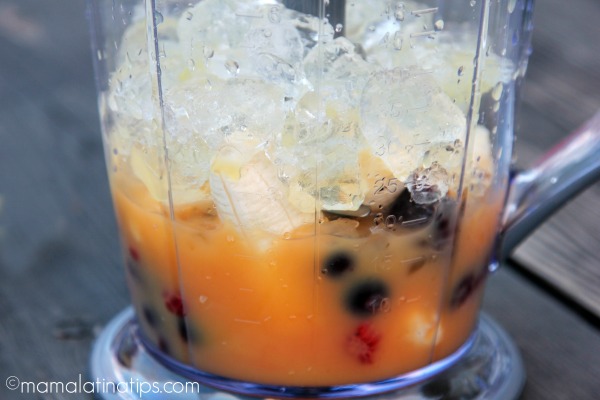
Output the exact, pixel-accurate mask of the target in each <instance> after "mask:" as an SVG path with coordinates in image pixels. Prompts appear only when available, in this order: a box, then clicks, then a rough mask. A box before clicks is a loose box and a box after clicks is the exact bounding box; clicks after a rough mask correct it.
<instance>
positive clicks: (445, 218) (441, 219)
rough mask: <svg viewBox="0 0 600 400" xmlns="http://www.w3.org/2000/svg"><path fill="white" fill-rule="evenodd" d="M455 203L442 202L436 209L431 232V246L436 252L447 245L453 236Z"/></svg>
mask: <svg viewBox="0 0 600 400" xmlns="http://www.w3.org/2000/svg"><path fill="white" fill-rule="evenodd" d="M455 208H456V207H455V203H454V202H451V201H449V200H444V201H442V203H441V204H440V207H439V208H438V213H437V215H436V216H435V219H434V221H433V226H432V232H431V245H432V247H433V248H434V249H436V250H441V249H443V248H444V247H446V245H448V244H449V243H450V242H451V240H452V236H453V235H454V226H453V224H452V218H453V214H454V210H455Z"/></svg>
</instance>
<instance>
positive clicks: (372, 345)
mask: <svg viewBox="0 0 600 400" xmlns="http://www.w3.org/2000/svg"><path fill="white" fill-rule="evenodd" d="M380 341H381V335H380V334H379V333H377V332H376V331H375V330H374V329H373V327H372V326H371V324H370V323H368V322H364V323H362V324H360V325H359V326H358V327H357V328H356V329H355V331H354V332H353V333H352V335H351V336H350V337H349V338H348V352H349V353H350V354H352V355H353V356H355V357H356V358H357V359H358V361H360V363H361V364H373V362H374V359H373V358H374V354H375V352H376V351H377V347H378V345H379V342H380Z"/></svg>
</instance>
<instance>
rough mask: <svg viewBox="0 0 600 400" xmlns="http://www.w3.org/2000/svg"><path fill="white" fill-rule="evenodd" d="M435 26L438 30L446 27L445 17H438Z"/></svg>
mask: <svg viewBox="0 0 600 400" xmlns="http://www.w3.org/2000/svg"><path fill="white" fill-rule="evenodd" d="M433 27H434V29H435V30H436V31H441V30H442V29H444V20H443V19H438V20H437V21H435V23H434V24H433Z"/></svg>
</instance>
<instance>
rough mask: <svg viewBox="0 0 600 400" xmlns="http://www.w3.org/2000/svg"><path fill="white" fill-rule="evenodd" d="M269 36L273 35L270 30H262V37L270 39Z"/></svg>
mask: <svg viewBox="0 0 600 400" xmlns="http://www.w3.org/2000/svg"><path fill="white" fill-rule="evenodd" d="M271 35H273V32H271V30H270V29H265V30H263V36H264V37H266V38H269V37H271Z"/></svg>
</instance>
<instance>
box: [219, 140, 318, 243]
mask: <svg viewBox="0 0 600 400" xmlns="http://www.w3.org/2000/svg"><path fill="white" fill-rule="evenodd" d="M210 190H211V194H212V198H213V201H214V202H215V205H216V207H217V212H218V214H219V217H220V218H221V219H222V220H223V221H226V222H228V223H231V224H233V226H235V228H236V229H238V230H239V231H240V232H242V233H244V234H246V235H248V236H251V235H252V233H253V231H255V230H258V231H263V232H269V233H273V234H277V235H283V234H285V233H290V232H292V231H293V230H295V229H296V228H298V227H300V226H302V225H304V224H308V223H313V222H314V220H315V215H314V209H313V210H312V211H313V212H312V213H310V212H308V213H302V212H300V211H298V210H297V209H296V208H295V207H293V206H292V205H291V204H289V202H288V200H287V196H286V186H285V185H284V184H283V183H282V182H281V181H280V180H279V178H278V176H277V169H276V166H275V165H274V164H273V163H271V162H270V161H269V160H268V159H267V158H266V157H265V155H264V154H263V153H258V154H255V155H254V156H252V157H248V156H247V155H246V154H244V153H243V152H241V151H239V150H238V149H236V148H235V147H231V146H225V147H223V148H222V149H221V151H219V152H218V153H217V154H216V156H215V158H214V159H213V161H212V164H211V174H210Z"/></svg>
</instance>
